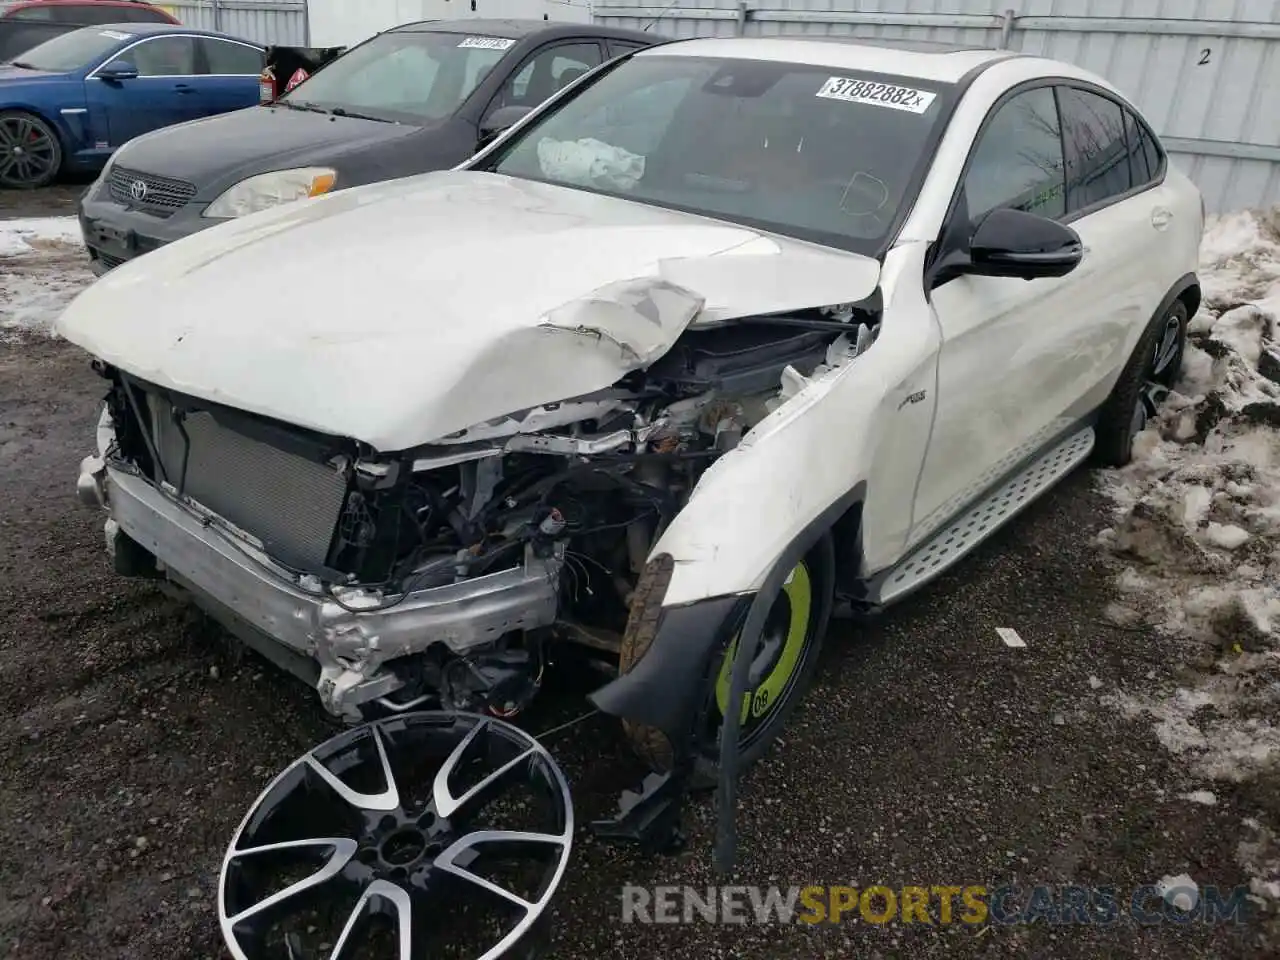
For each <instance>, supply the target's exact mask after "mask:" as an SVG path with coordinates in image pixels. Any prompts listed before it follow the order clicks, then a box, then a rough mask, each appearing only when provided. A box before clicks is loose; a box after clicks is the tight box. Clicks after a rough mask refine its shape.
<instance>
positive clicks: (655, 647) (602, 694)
mask: <svg viewBox="0 0 1280 960" xmlns="http://www.w3.org/2000/svg"><path fill="white" fill-rule="evenodd" d="M866 489H867V488H866V484H865V483H859V484H857V485H855V486H854V487H853V489H851V490H848V491H846V493H845V494H844V495H843V496H842V497H840V498H839V499H838V500H836V501H835V502H834V503H831V504H829V505H828V506H827V508H826V509H825V510H823V511H822V512H821V513H820V514H819V515H818V516H816V517H815V518H813V520H811V521H810V522H809V523H808V524H807V525H806V526H805V527H804V529H802V530H800V531H798V532H797V534H796V536H795V537H794V538H793V539H792V540H791V542H790V543H789V544H787V546H786V548H785V549H784V550H783V551H782V552H781V553H780V554H779V555H778V556H777V557H775V558H774V561H773V563H772V564H771V565H770V567H769V570H768V571H766V573H767V575H766V577H765V580H764V582H763V584H762V585H761V588H760V589H759V590H754V591H749V592H746V593H741V594H733V595H728V596H720V597H709V598H706V599H703V600H699V601H696V602H694V603H688V604H683V605H680V606H669V605H666V604H665V603H664V601H665V599H666V596H667V591H668V590H669V588H670V584H671V578H672V573H673V571H674V569H675V563H674V560H673V558H672V557H671V555H670V554H659V555H658V556H656V557H654V558H653V559H652V560H650V561H649V563H648V564H647V565H646V567H645V571H644V574H643V575H642V576H641V581H640V583H639V584H638V585H637V587H636V596H637V598H639V599H638V600H637V607H636V608H635V609H633V611H632V613H631V619H630V622H629V623H628V624H627V628H628V630H631V629H635V628H637V627H639V628H640V629H644V628H645V624H646V623H652V624H654V627H651V628H650V629H652V630H653V640H652V642H651V643H650V645H649V648H648V650H647V651H646V652H645V653H644V655H643V656H642V657H641V658H640V660H639V661H638V662H637V663H636V664H635V665H634V667H633V668H632V669H631V670H630V671H628V672H627V673H625V674H623V675H622V676H621V677H619V678H618V679H616V680H614V681H612V682H610V683H608V684H606V685H605V686H603V687H601V688H600V689H599V690H597V691H595V692H594V693H593V694H591V695H590V697H589V698H588V699H589V700H590V701H591V703H592V704H593V705H594V706H596V707H597V708H598V709H600V710H601V711H602V712H604V713H607V714H610V715H611V716H615V717H620V718H621V719H624V720H629V721H631V722H632V723H637V724H640V725H642V726H648V727H656V728H658V729H659V730H661V731H662V732H663V733H664V734H666V736H667V739H669V740H670V741H671V742H672V743H675V744H680V743H684V742H686V741H687V740H688V738H689V735H690V733H691V731H692V727H693V720H694V712H695V711H696V710H697V709H698V707H699V706H700V705H701V702H702V690H703V685H704V683H705V682H706V681H707V679H708V670H709V669H710V666H711V662H712V655H713V654H714V652H715V651H716V650H720V649H723V648H726V647H728V645H729V643H730V642H731V641H732V639H733V637H734V636H735V635H740V636H741V639H740V641H739V648H740V649H753V648H754V644H755V635H758V634H759V633H760V632H761V630H763V628H764V620H765V615H766V614H767V613H768V612H769V608H770V606H772V604H773V602H774V600H776V599H777V596H778V593H779V592H780V591H781V589H782V583H783V580H784V579H785V578H786V576H787V574H788V573H790V572H791V570H793V569H794V568H795V566H796V564H797V563H799V562H800V560H801V559H802V558H803V557H805V556H806V555H807V554H808V553H809V552H810V551H812V550H813V549H814V548H815V547H816V546H818V544H819V541H821V540H822V538H823V536H824V535H826V534H827V532H828V531H829V530H831V528H832V527H833V526H835V524H836V521H838V520H839V519H840V518H841V517H843V516H844V515H846V514H847V513H849V512H850V511H851V510H853V509H854V508H855V507H856V506H858V505H859V504H860V503H861V502H862V500H863V498H864V497H865V495H866ZM827 543H828V547H827V549H828V551H830V541H829V540H828V541H827ZM824 563H825V565H826V566H827V567H828V569H827V570H826V571H825V575H826V576H828V577H832V576H834V575H835V571H834V556H833V555H831V554H830V552H828V555H827V556H826V558H825V560H824ZM828 612H829V611H828ZM820 629H825V623H824V624H823V626H822V627H820Z"/></svg>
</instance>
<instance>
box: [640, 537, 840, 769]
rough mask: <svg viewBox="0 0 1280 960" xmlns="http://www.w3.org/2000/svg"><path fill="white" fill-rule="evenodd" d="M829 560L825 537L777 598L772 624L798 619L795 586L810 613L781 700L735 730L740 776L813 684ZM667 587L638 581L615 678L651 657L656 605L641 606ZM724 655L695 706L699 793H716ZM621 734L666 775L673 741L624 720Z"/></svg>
mask: <svg viewBox="0 0 1280 960" xmlns="http://www.w3.org/2000/svg"><path fill="white" fill-rule="evenodd" d="M833 558H834V553H833V551H832V546H831V541H830V538H824V539H823V540H822V541H821V543H820V544H819V546H818V547H817V548H815V549H814V550H813V551H811V552H810V553H809V554H808V555H806V556H805V558H804V559H803V560H802V561H801V562H800V563H799V564H798V565H797V566H796V570H795V571H794V572H793V574H792V577H791V578H790V580H789V582H788V584H787V586H785V587H784V591H783V593H782V594H780V596H779V598H778V600H777V601H776V602H775V604H774V607H773V608H772V609H771V610H770V617H773V616H774V615H775V614H776V613H778V612H779V610H780V609H783V610H785V611H786V616H787V617H789V618H793V617H794V616H795V615H796V610H797V609H798V608H799V607H800V606H801V604H799V603H796V604H793V603H792V599H791V598H792V596H793V595H794V591H793V589H792V588H793V585H794V584H796V583H798V582H805V583H807V584H808V589H809V601H808V613H807V616H806V620H805V625H804V635H803V644H802V646H801V648H800V650H799V654H798V662H797V663H795V665H794V666H793V667H792V668H791V670H790V671H789V673H788V678H787V679H786V680H785V681H784V684H785V686H784V689H783V690H782V692H781V694H780V697H779V698H775V699H770V698H769V697H768V696H766V697H765V698H764V706H763V707H761V709H762V711H763V712H762V713H761V717H762V718H763V720H762V722H760V723H758V724H756V725H754V729H751V730H750V731H749V730H748V726H747V725H744V726H743V728H742V730H741V731H740V733H739V736H740V738H741V739H740V744H741V746H742V750H741V753H740V759H739V769H740V770H745V769H746V768H747V767H749V766H751V765H752V764H754V763H755V762H756V761H758V760H759V759H760V758H761V757H763V756H764V754H765V752H766V751H767V750H768V749H769V747H770V746H771V745H772V743H773V741H774V740H775V739H777V737H778V734H779V733H781V731H782V728H783V727H784V726H785V724H786V722H787V719H788V717H790V715H791V712H792V711H793V710H794V709H795V708H796V705H797V704H798V703H799V702H800V701H801V700H802V699H803V698H804V695H805V693H806V691H807V690H808V689H809V686H810V685H811V683H812V682H813V676H814V673H815V671H816V670H817V668H818V659H819V654H820V652H821V650H822V641H823V638H824V636H825V635H826V632H827V626H828V624H829V622H830V619H831V608H832V605H833V601H834V596H835V592H834V591H835V576H834V569H835V564H834V562H833ZM665 587H666V584H665V582H664V581H663V579H662V578H660V577H659V576H657V575H650V571H649V570H648V569H646V575H642V576H641V579H640V582H639V584H637V587H636V591H635V595H634V597H633V600H632V608H631V609H632V615H631V618H630V619H629V620H628V622H627V629H626V632H625V634H624V635H623V640H622V650H621V656H620V658H619V665H618V672H619V674H626V673H628V672H630V671H631V670H632V669H634V668H635V665H636V664H637V663H639V662H640V659H641V658H642V657H644V655H645V654H646V653H648V651H649V647H650V646H651V645H652V643H653V640H654V637H655V636H656V635H657V620H658V617H657V613H658V610H657V607H658V604H646V602H645V600H646V598H647V597H648V596H649V594H650V593H652V592H653V591H655V590H665ZM769 629H770V625H769V624H768V623H766V634H768V632H769ZM794 629H795V626H794V623H793V621H792V620H790V619H788V621H787V633H788V635H790V633H791V631H792V630H794ZM789 646H790V643H789V642H788V641H787V640H783V641H782V647H781V649H780V650H779V651H778V662H777V663H775V666H774V668H772V669H773V670H776V669H777V667H778V666H780V662H781V660H782V659H785V658H786V651H787V648H788V647H789ZM727 653H728V649H727V648H726V649H724V650H721V651H718V653H717V658H716V662H715V663H714V664H712V665H711V669H710V670H709V671H708V673H707V681H706V685H705V686H704V688H703V690H704V696H705V697H706V700H705V702H704V704H700V706H705V707H706V708H707V713H708V715H709V718H710V720H709V724H710V725H709V726H708V728H707V729H706V730H705V731H700V735H699V737H698V738H697V741H696V745H695V753H696V757H695V761H696V763H695V772H694V786H696V787H699V788H707V787H711V786H713V785H714V784H715V782H716V774H717V771H718V769H719V759H720V757H719V744H718V741H717V739H716V733H717V732H718V730H719V726H720V724H721V723H722V722H723V721H722V714H721V711H720V709H719V706H718V701H717V693H718V692H719V693H720V694H721V695H722V696H723V697H724V699H727V692H726V690H727V687H725V688H721V687H720V686H719V682H718V681H719V680H720V678H721V676H723V675H724V674H727V670H725V669H724V668H725V664H726V659H725V658H726V654H727ZM722 671H723V674H722ZM773 676H774V674H773V672H772V671H771V672H769V673H767V674H766V676H765V677H764V678H762V679H763V682H761V683H760V684H758V685H757V687H755V688H754V689H752V690H750V691H749V692H748V693H747V699H746V702H745V703H744V705H743V709H744V712H746V711H750V712H754V710H755V709H756V704H757V702H758V701H759V698H760V693H761V690H763V689H765V688H767V687H770V686H771V683H770V681H771V680H772V679H773ZM623 729H624V730H625V731H626V734H627V737H628V739H629V740H630V741H631V745H632V747H633V749H634V750H635V752H636V754H637V755H638V756H639V757H640V758H641V759H642V760H643V761H644V762H645V763H646V764H647V765H648V766H649V767H650V769H652V770H654V771H657V772H659V773H665V772H667V771H669V770H670V769H671V766H672V764H673V762H674V757H675V753H674V750H673V749H672V746H671V742H670V741H669V740H668V739H667V737H666V735H665V734H664V733H663V732H662V731H660V730H657V729H655V728H653V727H646V726H641V725H638V724H633V723H629V722H627V721H625V720H624V721H623Z"/></svg>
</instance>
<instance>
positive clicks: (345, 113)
mask: <svg viewBox="0 0 1280 960" xmlns="http://www.w3.org/2000/svg"><path fill="white" fill-rule="evenodd" d="M329 112H330V113H331V114H333V115H334V116H335V117H350V118H351V119H353V120H373V121H376V122H377V123H395V122H396V121H395V120H388V119H387V118H386V117H371V116H369V114H367V113H356V112H355V111H354V110H348V109H346V108H345V107H334V108H333V109H332V110H330V111H329Z"/></svg>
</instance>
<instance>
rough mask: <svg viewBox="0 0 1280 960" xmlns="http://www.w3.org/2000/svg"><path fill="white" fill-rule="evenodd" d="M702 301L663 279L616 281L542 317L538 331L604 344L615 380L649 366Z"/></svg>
mask: <svg viewBox="0 0 1280 960" xmlns="http://www.w3.org/2000/svg"><path fill="white" fill-rule="evenodd" d="M703 302H704V298H703V297H701V296H699V295H698V294H696V293H693V292H691V291H689V290H686V289H684V288H683V287H679V286H677V285H675V284H673V283H670V282H668V281H666V280H662V279H654V278H651V277H640V278H637V279H631V280H619V281H617V282H616V283H610V284H606V285H605V286H603V287H600V288H599V289H597V290H593V291H591V292H590V293H588V294H586V295H584V296H582V297H578V298H576V299H574V300H570V301H569V302H568V303H565V304H563V305H561V306H559V307H556V308H555V309H554V310H551V311H549V312H548V313H547V315H546V317H545V319H544V320H543V321H542V323H541V324H540V325H539V327H538V329H539V330H541V331H543V332H566V333H571V334H574V335H576V336H581V337H587V338H590V339H593V340H595V341H597V342H598V343H600V344H602V345H603V344H609V345H610V346H611V347H612V348H613V349H615V350H616V351H617V354H618V357H617V363H618V371H619V372H618V375H619V376H622V375H624V374H626V373H629V372H630V371H632V370H635V369H638V368H639V367H643V366H646V365H648V364H650V363H652V362H653V361H654V360H656V359H658V357H660V356H662V355H663V354H664V353H666V351H667V349H668V347H669V346H670V344H671V342H672V341H673V340H674V339H675V337H677V336H679V335H680V332H681V331H683V330H684V328H685V327H687V326H688V325H689V322H690V321H691V320H692V319H693V318H694V317H695V316H697V314H698V313H699V311H701V310H702V305H703Z"/></svg>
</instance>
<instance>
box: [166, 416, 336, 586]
mask: <svg viewBox="0 0 1280 960" xmlns="http://www.w3.org/2000/svg"><path fill="white" fill-rule="evenodd" d="M147 399H148V404H149V406H150V407H151V410H152V413H153V417H152V423H153V424H154V428H155V434H154V435H155V438H156V448H157V451H158V453H159V455H160V462H161V463H162V464H163V466H164V470H165V476H166V477H167V479H168V481H169V483H171V484H172V485H173V486H175V487H176V486H178V484H179V480H180V478H182V477H183V451H184V450H185V449H186V446H187V443H186V441H185V440H184V439H183V432H185V433H186V436H187V439H188V440H190V451H189V453H188V454H187V455H186V474H185V485H184V487H183V492H184V493H185V494H186V495H187V496H188V497H190V498H191V499H192V500H195V501H196V502H197V503H198V504H200V505H201V506H202V507H204V508H205V509H207V510H209V511H211V512H213V513H215V514H217V515H218V516H220V517H222V518H223V519H225V520H228V521H230V522H231V523H232V524H234V525H235V526H237V527H239V528H240V529H241V530H243V531H244V532H245V533H248V534H250V535H251V536H253V537H255V538H257V539H258V540H260V541H261V542H262V545H263V548H264V549H265V550H266V552H267V553H269V554H270V555H271V556H272V557H274V558H276V559H278V560H279V561H281V562H282V563H285V564H287V565H289V566H294V567H298V568H301V569H308V568H315V567H321V566H323V565H324V564H325V561H326V560H327V559H328V555H329V546H330V543H331V541H332V539H333V533H334V529H335V528H336V526H337V523H338V517H339V515H340V513H341V511H342V504H343V501H344V499H345V496H346V491H347V481H346V480H345V479H344V478H343V476H342V475H341V474H340V473H339V472H338V471H337V470H335V469H333V468H332V467H328V466H325V465H324V464H322V463H317V462H315V461H313V460H309V459H307V458H306V457H303V456H300V455H298V454H296V453H291V452H288V451H285V450H280V449H277V448H276V447H273V446H270V445H269V444H266V443H263V442H261V441H259V440H255V439H252V438H250V437H247V436H245V435H243V434H240V433H237V432H236V431H234V430H232V429H230V428H229V427H227V426H225V425H223V424H221V423H219V422H218V421H217V420H215V419H214V417H213V415H212V414H209V413H206V412H203V411H202V412H195V413H187V415H186V416H185V418H184V419H183V421H182V424H181V427H179V425H178V424H177V423H175V422H174V419H173V408H172V407H171V406H170V405H169V403H168V402H167V401H166V400H164V399H163V398H161V397H159V396H156V395H155V394H152V395H150V396H148V398H147Z"/></svg>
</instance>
